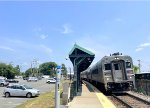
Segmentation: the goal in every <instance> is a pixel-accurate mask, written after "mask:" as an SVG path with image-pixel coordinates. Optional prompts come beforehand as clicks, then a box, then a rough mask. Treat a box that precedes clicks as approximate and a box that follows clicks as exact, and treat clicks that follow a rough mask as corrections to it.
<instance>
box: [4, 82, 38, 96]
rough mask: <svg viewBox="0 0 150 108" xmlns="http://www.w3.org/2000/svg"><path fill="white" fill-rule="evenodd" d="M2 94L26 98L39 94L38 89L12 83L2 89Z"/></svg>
mask: <svg viewBox="0 0 150 108" xmlns="http://www.w3.org/2000/svg"><path fill="white" fill-rule="evenodd" d="M3 94H4V95H5V97H9V96H26V97H27V98H31V97H33V96H39V95H40V91H39V90H37V89H34V88H32V87H29V86H27V85H20V84H12V85H9V86H7V87H6V88H5V89H4V92H3Z"/></svg>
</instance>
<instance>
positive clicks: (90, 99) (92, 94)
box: [68, 81, 116, 108]
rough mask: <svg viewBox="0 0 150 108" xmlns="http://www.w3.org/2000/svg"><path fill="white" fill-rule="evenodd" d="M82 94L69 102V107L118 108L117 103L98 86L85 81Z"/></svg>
mask: <svg viewBox="0 0 150 108" xmlns="http://www.w3.org/2000/svg"><path fill="white" fill-rule="evenodd" d="M81 88H82V89H81V91H82V92H81V95H80V96H76V97H74V98H73V100H72V101H71V102H70V103H68V108H116V107H115V105H113V103H112V102H111V101H110V100H109V99H108V98H107V97H106V96H105V95H104V94H103V93H101V92H100V91H99V90H98V89H97V88H95V87H94V86H93V85H91V84H90V83H88V82H86V81H84V82H83V84H82V87H81Z"/></svg>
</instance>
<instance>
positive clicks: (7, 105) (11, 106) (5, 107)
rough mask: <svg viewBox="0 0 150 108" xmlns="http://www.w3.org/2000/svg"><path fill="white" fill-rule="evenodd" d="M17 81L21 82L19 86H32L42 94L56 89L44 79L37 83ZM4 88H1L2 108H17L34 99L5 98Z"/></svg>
mask: <svg viewBox="0 0 150 108" xmlns="http://www.w3.org/2000/svg"><path fill="white" fill-rule="evenodd" d="M17 80H19V84H26V85H30V86H31V87H33V88H35V89H38V90H40V94H42V93H45V92H48V91H50V90H52V89H54V87H55V84H47V83H46V79H42V80H39V81H37V82H27V81H26V80H22V79H17ZM4 88H5V87H0V108H15V107H16V106H18V105H20V104H22V103H24V102H25V101H27V100H30V99H32V98H26V97H9V98H5V97H4V95H3V91H4ZM35 98H36V97H35Z"/></svg>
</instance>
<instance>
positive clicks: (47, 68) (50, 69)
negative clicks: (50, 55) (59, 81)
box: [39, 62, 57, 76]
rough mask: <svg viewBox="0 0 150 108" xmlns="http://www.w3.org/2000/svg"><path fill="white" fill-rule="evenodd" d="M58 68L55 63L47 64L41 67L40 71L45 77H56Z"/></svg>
mask: <svg viewBox="0 0 150 108" xmlns="http://www.w3.org/2000/svg"><path fill="white" fill-rule="evenodd" d="M56 66H57V64H56V63H55V62H46V63H43V64H41V65H40V66H39V71H40V73H42V74H43V75H50V76H55V75H56Z"/></svg>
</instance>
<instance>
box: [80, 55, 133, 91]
mask: <svg viewBox="0 0 150 108" xmlns="http://www.w3.org/2000/svg"><path fill="white" fill-rule="evenodd" d="M81 79H83V80H87V81H89V82H92V83H94V84H96V85H98V86H99V87H100V88H102V89H104V90H105V91H112V92H119V91H121V92H122V91H128V90H130V89H132V88H133V87H134V74H133V62H132V58H131V57H130V56H127V55H122V54H119V53H114V54H112V55H110V56H105V57H103V58H102V59H101V60H100V61H98V62H97V63H96V64H95V65H94V66H92V67H91V68H88V69H87V70H85V71H83V72H81Z"/></svg>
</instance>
